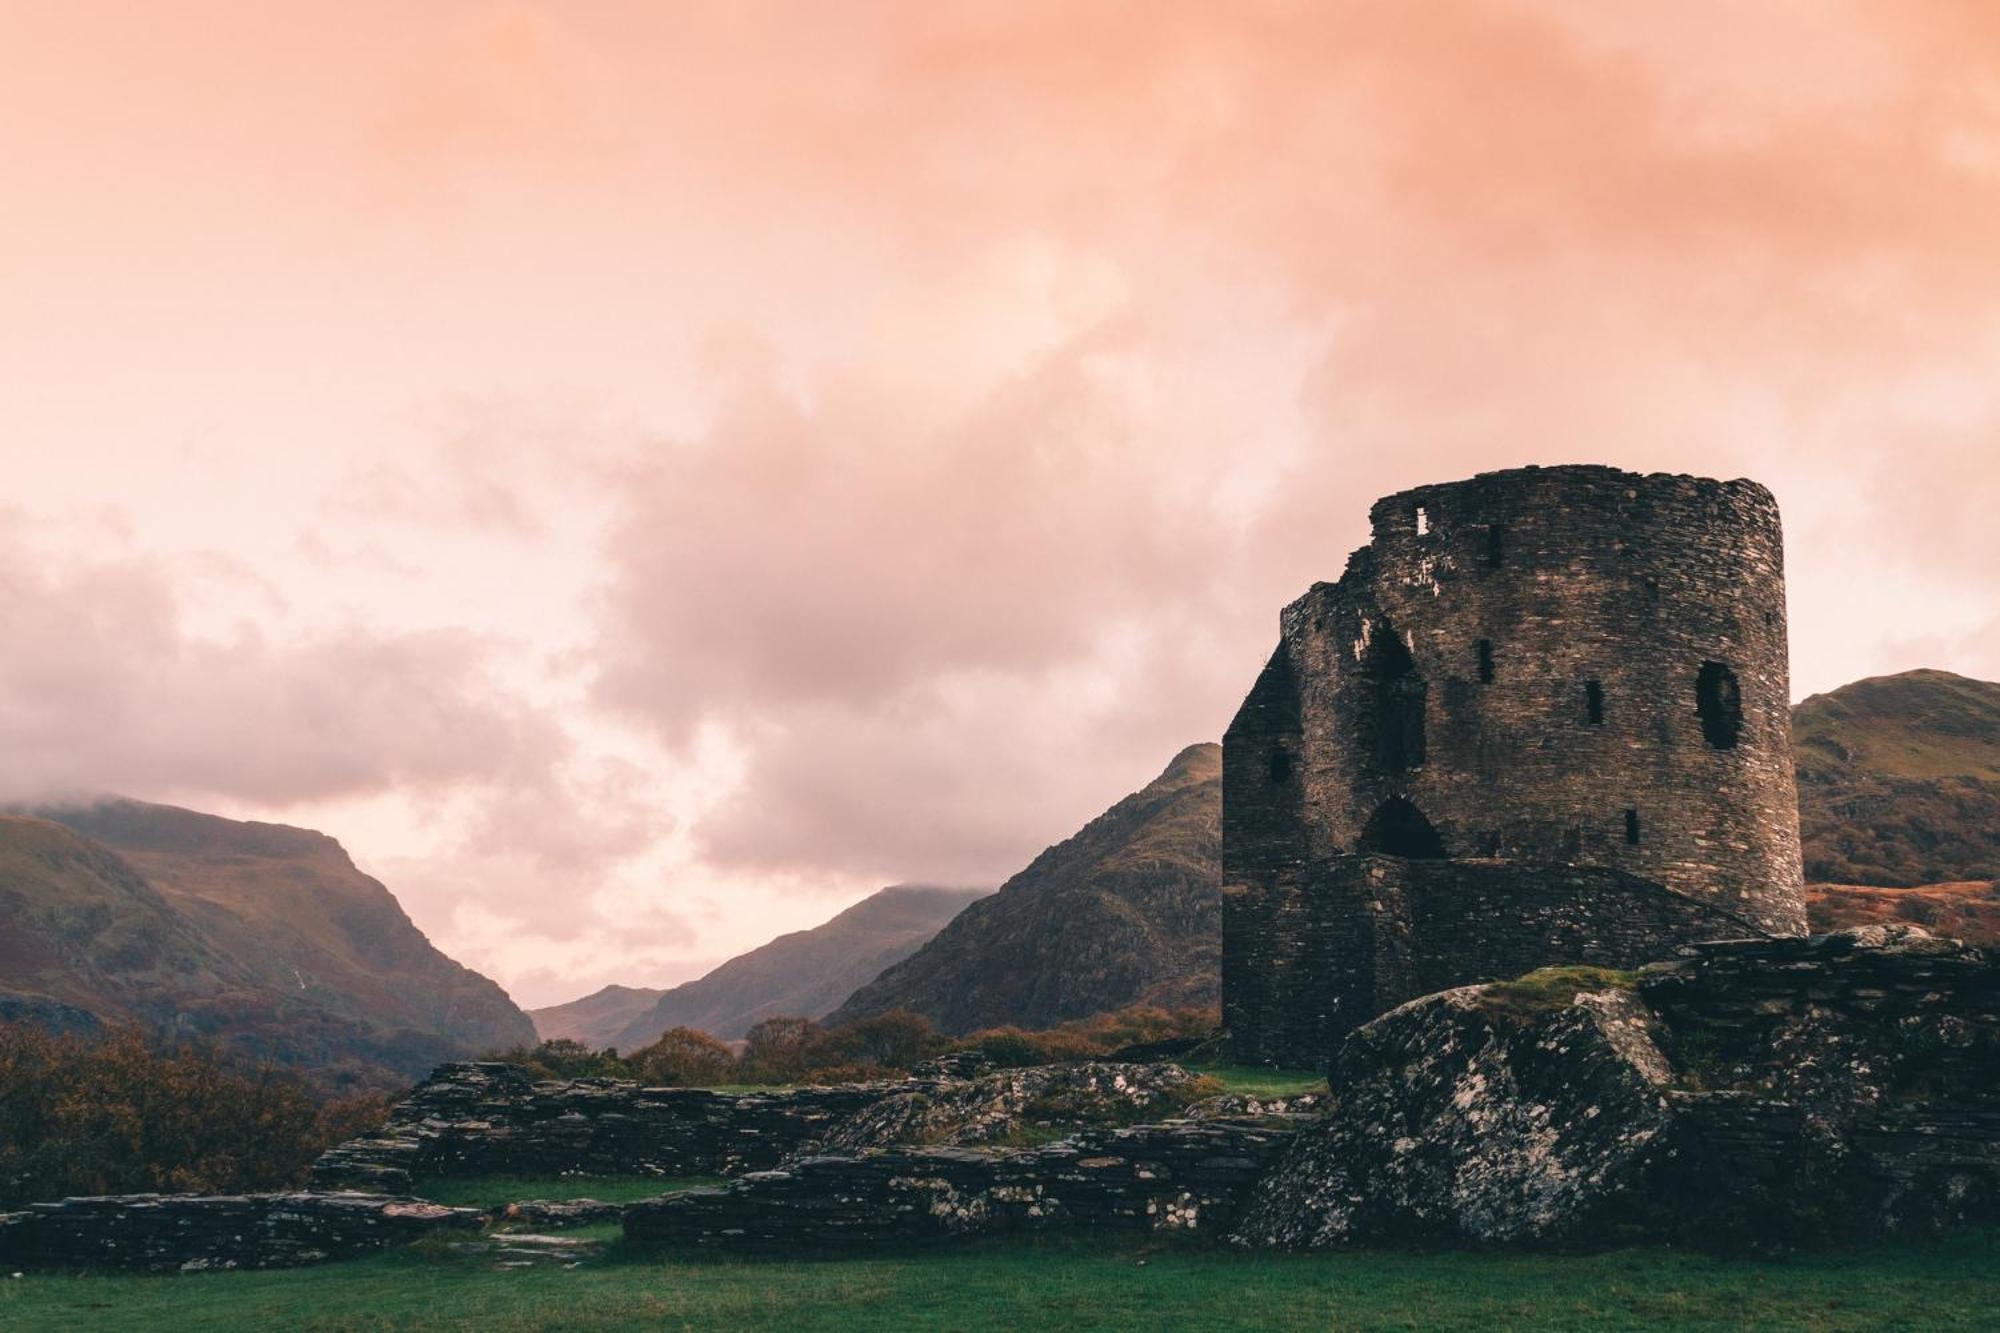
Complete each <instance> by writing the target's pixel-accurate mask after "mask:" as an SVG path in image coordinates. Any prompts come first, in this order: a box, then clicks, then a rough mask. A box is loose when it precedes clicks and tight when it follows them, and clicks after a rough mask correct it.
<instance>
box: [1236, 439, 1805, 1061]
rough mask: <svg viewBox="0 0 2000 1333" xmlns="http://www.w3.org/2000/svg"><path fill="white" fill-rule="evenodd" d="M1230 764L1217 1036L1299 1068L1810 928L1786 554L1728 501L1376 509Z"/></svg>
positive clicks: (1521, 495)
mask: <svg viewBox="0 0 2000 1333" xmlns="http://www.w3.org/2000/svg"><path fill="white" fill-rule="evenodd" d="M1370 519H1371V523H1372V526H1373V540H1372V541H1371V542H1370V543H1369V544H1368V545H1367V546H1365V547H1363V548H1362V549H1361V550H1359V551H1357V552H1355V553H1354V555H1353V556H1352V557H1351V558H1350V559H1349V561H1348V565H1347V570H1346V572H1345V573H1344V574H1343V575H1342V576H1341V579H1340V581H1339V582H1338V583H1333V584H1326V583H1322V584H1317V585H1315V586H1314V587H1313V588H1312V590H1311V591H1310V592H1308V593H1307V594H1306V595H1305V596H1304V597H1302V598H1300V599H1299V600H1298V601H1296V602H1294V603H1292V604H1291V605H1290V606H1288V607H1286V608H1285V610H1284V613H1283V616H1282V617H1281V620H1280V629H1281V639H1280V642H1279V645H1278V649H1277V651H1276V652H1275V653H1274V654H1273V655H1272V657H1271V660H1270V662H1269V663H1268V664H1267V665H1266V666H1265V668H1264V671H1263V673H1262V675H1261V676H1260V677H1259V678H1258V680H1257V683H1256V685H1255V687H1254V688H1253V689H1252V690H1251V692H1250V695H1249V697H1248V698H1247V699H1246V700H1245V701H1244V703H1243V706H1242V708H1241V709H1240V711H1239V712H1238V713H1237V715H1236V719H1235V721H1234V722H1232V723H1231V724H1230V727H1229V730H1228V733H1227V734H1226V736H1225V737H1224V741H1223V887H1224V909H1223V1021H1224V1025H1225V1026H1226V1027H1227V1028H1228V1029H1229V1031H1230V1034H1231V1040H1232V1042H1233V1043H1234V1045H1235V1048H1236V1053H1237V1054H1238V1055H1239V1056H1241V1057H1242V1058H1245V1059H1253V1060H1271V1061H1279V1062H1304V1063H1308V1064H1316V1063H1318V1062H1319V1061H1320V1060H1322V1059H1324V1058H1325V1056H1326V1055H1327V1054H1328V1053H1329V1052H1330V1049H1331V1043H1332V1042H1334V1041H1335V1040H1337V1038H1338V1037H1339V1036H1340V1035H1341V1034H1342V1033H1344V1032H1346V1031H1347V1030H1348V1029H1350V1028H1352V1027H1354V1026H1355V1025H1357V1024H1359V1023H1361V1022H1365V1021H1366V1020H1367V1019H1369V1018H1372V1017H1374V1016H1375V1015H1376V1014H1378V1013H1381V1012H1383V1011H1384V1010H1386V1009H1388V1008H1390V1007H1393V1005H1395V1004H1397V1003H1401V1002H1402V1001H1403V1000H1406V999H1411V998H1414V997H1415V996H1417V995H1422V994H1428V993H1429V992H1431V991H1435V990H1439V989H1442V988H1444V987H1447V986H1453V985H1461V984H1465V983H1468V982H1471V981H1475V980H1482V979H1488V978H1492V977H1504V976H1512V975H1516V974H1518V973H1521V972H1525V971H1529V970H1532V969H1533V968H1535V967H1539V966H1544V965H1547V964H1552V963H1564V962H1587V963H1601V964H1604V965H1607V966H1629V965H1632V964H1635V963H1638V962H1642V961H1647V960H1650V959H1653V958H1658V957H1661V956H1663V955H1665V954H1667V953H1670V952H1671V951H1672V949H1673V947H1674V946H1675V945H1678V944H1681V943H1685V942H1688V941H1690V940H1695V939H1708V938H1718V937H1724V936H1742V935H1752V934H1758V933H1769V934H1800V933H1803V931H1804V929H1805V910H1804V903H1803V894H1802V890H1801V872H1800V861H1799V837H1798V804H1797V794H1796V791H1795V789H1794V786H1793V778H1792V762H1791V749H1790V686H1789V680H1788V673H1787V667H1786V654H1785V600H1784V568H1783V547H1782V541H1781V537H1780V531H1779V523H1778V509H1777V504H1776V502H1775V501H1774V500H1773V499H1772V498H1771V495H1770V492H1768V491H1766V490H1765V489H1764V488H1763V487H1761V486H1758V485H1756V484H1755V483H1753V482H1748V481H1730V482H1720V481H1710V480H1707V479H1703V478H1697V477H1684V476H1666V475H1651V476H1641V475H1637V474H1634V473H1628V472H1621V471H1618V470H1616V469H1613V468H1606V467H1552V468H1522V469H1518V470H1515V471H1509V472H1497V473H1489V474H1485V475H1482V476H1478V477H1474V478H1472V479H1471V480H1469V481H1461V482H1454V483H1449V484H1444V485H1436V486H1424V487H1419V488H1417V489H1415V490H1410V491H1404V492H1402V493H1400V494H1397V495H1392V496H1390V497H1388V498H1387V499H1384V500H1381V501H1378V502H1377V503H1376V505H1375V506H1374V508H1373V510H1372V511H1371V513H1370Z"/></svg>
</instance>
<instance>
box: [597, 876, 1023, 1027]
mask: <svg viewBox="0 0 2000 1333" xmlns="http://www.w3.org/2000/svg"><path fill="white" fill-rule="evenodd" d="M988 892H989V891H988V890H986V889H942V888H932V887H927V886H923V885H914V884H905V885H898V886H896V887H894V888H887V889H883V890H882V891H881V892H879V893H875V894H871V895H870V896H869V897H867V898H864V899H862V900H861V901H860V902H858V903H856V904H855V905H854V906H852V907H850V908H848V909H847V910H846V911H844V912H842V913H840V914H839V915H838V916H836V917H834V918H833V919H832V920H830V921H827V922H825V923H824V924H822V925H818V926H814V927H813V928H812V929H810V930H798V931H793V932H792V933H791V934H789V935H780V936H779V937H778V938H777V939H775V940H772V941H771V942H770V943H769V944H765V945H761V946H759V947H758V948H755V949H752V950H751V951H750V952H749V953H746V954H743V955H741V956H739V957H736V958H732V959H730V960H729V961H728V962H726V963H724V964H723V965H722V966H720V967H718V968H716V969H715V970H714V971H713V972H710V973H709V974H708V975H706V976H704V977H702V978H700V979H699V980H697V981H690V982H688V983H687V984H686V985H682V986H676V987H674V988H673V989H672V990H670V991H667V992H665V993H663V994H662V995H661V996H660V998H659V999H658V1000H657V1001H655V1002H654V1004H653V1007H652V1008H651V1009H650V1010H648V1011H647V1012H646V1013H644V1014H642V1015H640V1016H639V1017H638V1018H636V1019H634V1020H632V1021H631V1022H629V1023H627V1024H626V1025H625V1026H624V1027H622V1028H620V1029H618V1030H617V1031H616V1032H614V1033H613V1034H612V1036H611V1037H610V1038H609V1039H608V1041H607V1042H606V1043H605V1044H609V1045H614V1046H616V1047H618V1049H620V1050H624V1051H632V1050H637V1049H638V1048H640V1047H641V1046H644V1045H646V1044H648V1043H649V1042H651V1041H653V1040H655V1039H656V1038H658V1037H659V1035H660V1034H661V1033H662V1032H665V1031H666V1030H667V1029H668V1028H673V1027H682V1026H686V1027H692V1028H699V1029H701V1030H702V1031H703V1032H708V1033H713V1034H714V1035H715V1036H718V1037H724V1038H735V1037H741V1036H743V1035H744V1034H745V1033H747V1032H748V1031H749V1030H750V1028H751V1026H752V1025H753V1024H755V1023H757V1022H759V1021H760V1020H762V1019H766V1018H771V1017H773V1016H776V1015H779V1014H784V1015H789V1016H792V1017H802V1018H819V1017H821V1016H823V1015H825V1014H826V1013H828V1012H829V1011H830V1010H832V1009H833V1008H834V1006H836V1005H838V1004H839V1003H840V1002H841V1001H842V1000H844V999H846V998H847V997H848V996H849V995H851V994H852V993H853V992H854V989H855V988H856V987H857V986H861V985H864V984H866V983H867V982H868V981H870V980H872V979H873V978H874V977H875V976H876V975H877V974H879V973H880V972H881V971H882V970H883V969H884V968H887V967H890V966H892V965H893V964H895V963H898V962H900V961H901V960H903V959H904V958H907V957H909V955H910V954H912V953H914V952H916V950H917V949H919V948H920V947H922V946H923V944H924V943H925V941H927V940H929V939H930V938H931V937H932V936H934V935H936V934H937V933H938V930H939V929H940V928H941V927H943V926H944V924H945V923H946V922H948V921H950V920H951V919H952V918H953V917H955V916H957V915H958V914H959V913H960V912H962V911H964V910H965V909H966V908H967V907H968V906H970V905H971V904H973V903H975V902H977V901H979V900H980V899H981V898H984V897H985V896H986V895H987V893H988Z"/></svg>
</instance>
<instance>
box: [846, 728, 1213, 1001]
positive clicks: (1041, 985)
mask: <svg viewBox="0 0 2000 1333" xmlns="http://www.w3.org/2000/svg"><path fill="white" fill-rule="evenodd" d="M1221 778H1222V748H1221V747H1220V746H1218V745H1213V744H1202V745H1191V746H1189V747H1188V748H1187V749H1185V750H1183V751H1181V753H1180V754H1179V755H1177V756H1175V758H1174V761H1173V762H1172V763H1171V764H1169V765H1168V766H1167V768H1166V771H1165V772H1163V773H1161V774H1160V776H1159V777H1157V778H1155V779H1154V780H1153V781H1152V782H1150V783H1148V784H1147V785H1146V787H1145V788H1144V789H1143V790H1141V791H1139V792H1137V793H1135V794H1134V795H1131V796H1128V797H1126V798H1125V799H1124V800H1122V801H1120V802H1118V804H1116V805H1114V806H1112V807H1111V809H1109V810H1107V811H1105V812H1104V813H1103V814H1102V815H1099V816H1098V817H1097V818H1096V819H1094V820H1092V821H1091V822H1090V823H1089V824H1087V825H1085V826H1084V828H1083V829H1082V830H1081V831H1080V832H1078V833H1077V834H1076V835H1075V836H1074V837H1071V838H1069V839H1068V840H1066V841H1064V842H1062V843H1059V844H1057V845H1056V846H1054V847H1051V848H1049V849H1048V850H1047V851H1045V852H1043V853H1042V854H1041V855H1040V856H1039V857H1037V858H1035V860H1034V862H1033V863H1032V864H1030V865H1029V866H1028V868H1027V869H1025V870H1023V871H1022V872H1021V873H1020V874H1018V875H1016V876H1014V877H1013V878H1012V879H1010V880H1008V881H1007V883H1005V884H1003V885H1001V887H1000V891H999V892H998V893H995V894H994V895H993V896H992V897H990V898H987V899H985V900H984V901H981V902H978V903H974V904H973V905H972V906H971V907H968V908H966V909H965V911H964V912H962V913H960V914H959V915H958V917H957V918H956V919H954V920H953V921H952V923H951V924H950V925H948V926H946V927H945V928H944V929H943V930H942V931H940V932H939V933H938V935H937V937H936V938H935V939H933V940H932V941H931V942H930V943H929V944H926V945H925V946H924V947H923V948H922V949H919V950H918V951H917V952H916V953H914V954H912V955H911V956H910V957H909V958H906V959H905V960H903V961H902V962H900V963H898V964H896V965H895V966H894V967H892V968H890V969H889V970H888V971H886V972H884V973H883V974H882V975H881V976H880V977H878V978H876V979H875V980H874V981H872V982H870V983H869V984H868V985H866V986H864V987H862V988H861V989H860V990H858V991H856V992H855V993H854V995H853V996H852V997H851V998H849V1000H848V1001H847V1003H845V1004H843V1005H842V1006H841V1007H840V1008H839V1009H838V1010H837V1011H835V1013H834V1014H833V1015H832V1021H835V1022H845V1021H849V1020H852V1019H856V1018H863V1017H867V1016H868V1015H871V1014H878V1013H882V1012H885V1011H887V1010H890V1009H898V1008H902V1009H910V1010H914V1011H915V1012H917V1013H920V1014H923V1015H924V1016H925V1017H927V1018H929V1019H930V1020H931V1021H932V1022H934V1023H936V1024H937V1025H938V1026H939V1027H940V1028H941V1029H943V1030H944V1031H947V1032H968V1031H971V1030H973V1029H975V1028H981V1027H992V1026H997V1025H1002V1024H1019V1025H1021V1026H1024V1027H1049V1026H1053V1025H1054V1024H1057V1023H1061V1022H1063V1021H1065V1020H1067V1019H1073V1018H1083V1017H1087V1016H1089V1015H1091V1014H1097V1013H1103V1012H1105V1011H1107V1010H1111V1009H1117V1008H1119V1007H1121V1006H1123V1005H1127V1004H1132V1003H1135V1002H1139V1001H1150V1002H1154V1003H1159V1004H1167V1005H1176V1006H1178V1005H1207V1004H1213V1003H1215V1001H1216V998H1217V988H1218V979H1219V976H1220V972H1219V967H1220V958H1219V954H1220V949H1221V892H1220V889H1219V887H1218V886H1219V883H1220V878H1219V877H1220V865H1221V859H1220V858H1221V840H1222V806H1221V795H1220V793H1221Z"/></svg>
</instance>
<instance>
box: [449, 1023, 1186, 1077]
mask: <svg viewBox="0 0 2000 1333" xmlns="http://www.w3.org/2000/svg"><path fill="white" fill-rule="evenodd" d="M1216 1019H1217V1015H1216V1011H1215V1010H1214V1009H1198V1008H1197V1009H1164V1008H1161V1007H1159V1006H1156V1005H1144V1004H1140V1005H1131V1006H1129V1007H1127V1008H1124V1009H1119V1010H1117V1011H1115V1012H1112V1013H1108V1014H1099V1015H1096V1016H1095V1017H1092V1018H1086V1019H1078V1020H1075V1021H1073V1022H1069V1023H1064V1024H1062V1025H1060V1026H1058V1027H1053V1028H1045V1029H1042V1030H1039V1031H1030V1030H1028V1029H1024V1028H1018V1027H994V1028H984V1029H981V1030H980V1031H978V1032H973V1033H969V1034H967V1035H965V1036H960V1037H947V1036H945V1035H943V1034H941V1033H939V1032H938V1031H937V1029H936V1028H935V1027H933V1026H932V1025H931V1022H930V1020H929V1019H927V1018H925V1017H924V1016H923V1015H921V1014H915V1013H911V1012H910V1011H909V1010H907V1009H892V1010H890V1011H889V1012H887V1013H884V1014H877V1015H874V1016H873V1017H869V1018H861V1019H856V1020H854V1021H853V1022H850V1023H841V1024H838V1025H835V1026H831V1027H829V1026H826V1025H823V1024H821V1023H818V1022H816V1021H814V1020H813V1019H810V1018H790V1017H779V1018H767V1019H764V1020H763V1021H762V1022H760V1023H758V1024H757V1025H756V1026H755V1027H752V1028H751V1029H750V1031H749V1033H748V1034H747V1035H746V1037H745V1038H744V1040H743V1041H742V1042H741V1043H740V1045H734V1046H733V1045H731V1044H730V1043H727V1042H724V1041H721V1040H719V1039H717V1038H716V1037H714V1036H711V1035H710V1034H709V1033H706V1032H703V1031H701V1030H700V1029H699V1028H692V1027H677V1028H671V1029H669V1030H668V1031H667V1032H666V1033H664V1034H663V1035H661V1036H660V1037H659V1039H658V1040H656V1041H654V1042H652V1043H651V1044H650V1045H647V1046H643V1047H641V1048H639V1049H638V1050H635V1051H631V1052H629V1053H624V1054H621V1053H620V1052H619V1051H617V1050H616V1049H614V1048H609V1047H607V1048H605V1049H602V1050H593V1049H592V1048H590V1047H589V1046H587V1045H585V1044H584V1043H582V1042H578V1041H572V1040H568V1039H566V1038H558V1039H555V1040H551V1041H544V1042H541V1043H540V1044H538V1045H535V1046H517V1047H514V1048H512V1049H511V1050H505V1051H499V1052H496V1053H494V1054H492V1055H490V1056H488V1057H487V1058H488V1059H493V1060H505V1061H507V1062H509V1063H511V1064H518V1065H522V1066H524V1067H526V1068H528V1069H529V1070H532V1071H533V1072H535V1073H536V1074H539V1075H540V1076H542V1077H544V1078H591V1077H597V1078H624V1079H634V1080H636V1081H638V1082H641V1083H648V1084H652V1085H655V1086H662V1087H667V1086H680V1087H733V1086H744V1087H766V1086H781V1085H786V1084H795V1083H846V1082H856V1081H860V1080H864V1079H873V1078H894V1077H898V1076H900V1075H903V1074H907V1073H909V1072H910V1071H911V1070H912V1069H913V1068H915V1067H916V1066H917V1065H920V1064H922V1063H923V1062H925V1061H927V1060H933V1059H936V1058H938V1057H939V1056H946V1055H954V1054H958V1053H961V1052H964V1053H974V1054H977V1055H979V1056H981V1057H983V1058H984V1059H985V1060H987V1061H989V1062H991V1063H992V1064H993V1065H994V1066H996V1067H998V1068H1019V1067H1021V1066H1025V1065H1042V1064H1057V1063H1061V1062H1063V1061H1070V1060H1089V1059H1095V1058H1101V1057H1103V1056H1106V1055H1109V1054H1111V1053H1112V1052H1114V1051H1118V1050H1122V1049H1124V1048H1127V1047H1135V1046H1146V1045H1151V1044H1157V1043H1162V1042H1167V1043H1171V1042H1180V1041H1194V1040H1198V1039H1201V1038H1204V1037H1206V1036H1207V1035H1208V1034H1209V1033H1211V1032H1213V1031H1214V1029H1215V1026H1216Z"/></svg>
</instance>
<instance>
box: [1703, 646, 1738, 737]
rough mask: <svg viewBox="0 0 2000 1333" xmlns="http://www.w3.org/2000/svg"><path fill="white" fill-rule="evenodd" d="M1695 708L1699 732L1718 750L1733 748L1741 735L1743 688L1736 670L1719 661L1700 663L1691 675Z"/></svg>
mask: <svg viewBox="0 0 2000 1333" xmlns="http://www.w3.org/2000/svg"><path fill="white" fill-rule="evenodd" d="M1694 711H1695V713H1696V715H1697V716H1699V717H1700V718H1701V734H1702V737H1703V739H1705V740H1706V741H1707V742H1708V743H1709V744H1710V745H1711V746H1713V747H1714V748H1716V749H1718V750H1733V749H1735V748H1736V741H1737V738H1738V737H1739V736H1741V735H1742V734H1743V691H1742V688H1741V687H1740V686H1738V685H1737V683H1736V673H1735V672H1734V671H1731V670H1730V669H1729V668H1728V667H1726V666H1724V665H1723V664H1722V663H1720V662H1703V663H1702V664H1701V671H1700V672H1699V673H1698V674H1697V675H1696V676H1695V678H1694Z"/></svg>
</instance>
